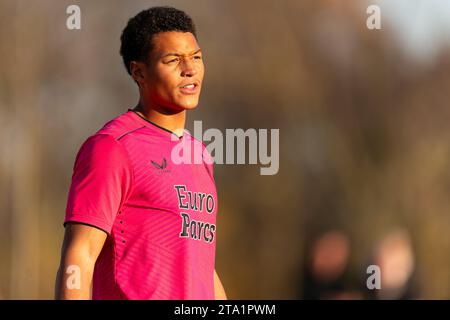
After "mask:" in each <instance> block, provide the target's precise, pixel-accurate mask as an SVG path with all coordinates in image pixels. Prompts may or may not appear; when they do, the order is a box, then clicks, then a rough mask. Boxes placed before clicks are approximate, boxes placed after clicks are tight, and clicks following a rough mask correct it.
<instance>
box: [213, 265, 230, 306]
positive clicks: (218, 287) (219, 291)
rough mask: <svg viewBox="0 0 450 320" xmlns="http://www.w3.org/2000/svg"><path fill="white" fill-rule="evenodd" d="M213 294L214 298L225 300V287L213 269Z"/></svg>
mask: <svg viewBox="0 0 450 320" xmlns="http://www.w3.org/2000/svg"><path fill="white" fill-rule="evenodd" d="M214 296H215V299H216V300H227V295H226V293H225V289H224V288H223V285H222V282H221V281H220V278H219V275H218V274H217V272H216V270H215V269H214Z"/></svg>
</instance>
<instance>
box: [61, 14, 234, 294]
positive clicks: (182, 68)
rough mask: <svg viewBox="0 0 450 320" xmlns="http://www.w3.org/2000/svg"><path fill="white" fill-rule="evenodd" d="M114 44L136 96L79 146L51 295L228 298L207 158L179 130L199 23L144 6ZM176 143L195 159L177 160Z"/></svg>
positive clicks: (193, 102)
mask: <svg viewBox="0 0 450 320" xmlns="http://www.w3.org/2000/svg"><path fill="white" fill-rule="evenodd" d="M120 52H121V55H122V57H123V61H124V64H125V67H126V69H127V71H128V73H129V74H130V75H131V76H132V78H133V79H134V81H135V82H136V83H137V85H138V87H139V93H140V98H139V103H138V104H137V106H136V107H135V108H134V109H128V110H127V111H126V112H124V113H122V114H121V115H119V116H117V117H116V118H114V119H112V120H111V121H109V122H107V123H106V124H105V125H104V126H103V127H102V128H101V129H100V130H98V131H97V132H96V133H94V134H93V135H91V136H90V137H89V138H88V139H87V140H86V141H85V142H84V143H83V145H82V146H81V148H80V150H79V152H78V154H77V157H76V160H75V165H74V169H73V175H72V183H71V186H70V191H69V195H68V201H67V209H66V217H65V221H64V225H65V227H66V229H65V236H64V242H63V246H62V253H61V263H60V267H59V270H58V275H57V280H56V288H55V294H56V298H58V299H90V298H92V299H226V295H225V291H224V289H223V286H222V284H221V282H220V280H219V277H218V275H217V273H216V271H215V267H214V261H215V244H216V212H217V195H216V188H215V183H214V179H213V168H212V163H211V158H210V155H209V154H208V153H207V151H206V149H205V148H204V145H203V144H202V143H201V142H200V141H198V140H196V139H194V138H193V137H192V136H191V135H189V133H187V132H185V131H183V129H184V125H185V119H186V110H190V109H193V108H195V107H196V106H197V104H198V99H199V95H200V89H201V85H202V80H203V74H204V65H203V61H202V53H201V50H200V47H199V45H198V43H197V39H196V32H195V26H194V24H193V22H192V20H191V18H190V17H189V16H188V15H186V13H184V12H183V11H180V10H177V9H174V8H170V7H154V8H150V9H148V10H145V11H142V12H140V13H139V14H138V15H136V16H135V17H133V18H132V19H130V20H129V22H128V24H127V26H126V28H125V29H124V30H123V33H122V36H121V49H120ZM180 144H185V145H188V146H192V150H197V151H198V150H200V152H201V157H202V158H200V159H201V161H197V162H195V161H184V162H182V163H181V164H180V162H179V161H174V159H173V156H172V154H173V152H172V151H173V148H176V147H177V146H179V145H180ZM207 160H208V161H207Z"/></svg>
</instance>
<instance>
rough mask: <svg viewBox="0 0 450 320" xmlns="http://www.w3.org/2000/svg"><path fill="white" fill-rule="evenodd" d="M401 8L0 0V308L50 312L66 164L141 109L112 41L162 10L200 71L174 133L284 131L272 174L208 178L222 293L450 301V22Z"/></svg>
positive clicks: (341, 2) (238, 169)
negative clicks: (185, 37) (200, 62)
mask: <svg viewBox="0 0 450 320" xmlns="http://www.w3.org/2000/svg"><path fill="white" fill-rule="evenodd" d="M394 2H395V4H393V3H394ZM408 2H409V5H406V4H405V1H402V0H398V1H357V0H352V1H347V0H322V1H314V0H307V1H289V0H281V1H269V0H258V1H256V0H247V1H237V0H227V1H206V0H197V1H164V2H163V1H142V0H139V1H126V2H125V1H106V0H96V1H87V0H83V1H75V0H73V1H67V0H64V1H50V0H36V1H25V0H17V1H13V0H0V35H1V42H0V70H1V71H0V133H1V135H0V136H1V137H2V144H1V145H2V151H1V153H0V261H1V264H0V297H1V298H3V299H30V298H31V299H51V298H53V286H54V279H55V274H56V269H57V267H58V263H59V254H60V246H61V242H62V235H63V226H62V222H63V218H64V212H65V205H66V200H67V198H66V197H67V193H68V188H69V184H70V178H71V173H72V168H73V163H74V160H75V155H76V153H77V151H78V149H79V147H80V145H81V143H82V142H83V141H84V140H85V139H86V138H87V136H89V135H90V134H91V133H93V132H94V131H96V130H97V129H99V128H100V127H101V126H102V125H103V124H104V123H105V122H106V121H107V120H109V119H111V118H113V117H115V116H116V115H118V114H120V113H122V112H124V111H125V110H126V109H127V108H129V107H133V106H134V105H135V104H136V102H137V99H138V91H137V88H136V86H135V84H134V83H133V81H131V80H130V78H129V77H128V75H127V73H126V71H125V69H124V67H123V65H122V61H121V57H120V55H119V45H120V41H119V37H120V34H121V31H122V29H123V28H124V26H125V24H126V22H127V20H128V19H129V18H130V17H132V16H133V15H135V14H136V13H137V12H139V11H140V10H143V9H146V8H148V7H151V6H154V5H171V6H175V7H177V8H179V9H182V10H185V11H186V12H188V13H189V14H190V15H191V16H192V17H193V19H194V21H195V22H196V24H197V28H198V36H199V43H200V46H201V47H202V49H203V52H204V57H205V64H206V78H205V82H204V87H203V91H202V98H201V103H200V105H199V107H198V108H197V109H196V110H195V111H193V112H191V113H190V114H189V115H188V129H191V128H192V122H193V121H194V120H202V121H203V128H204V129H206V128H219V129H220V130H225V129H226V128H244V129H246V128H256V129H258V128H269V129H270V128H280V170H279V173H278V174H277V175H274V176H261V175H259V168H258V167H257V166H256V165H216V166H215V177H216V183H217V187H218V194H219V213H218V218H217V219H218V221H217V222H218V233H217V236H218V238H217V241H218V242H217V259H216V267H217V270H218V272H219V274H220V276H221V278H222V282H223V283H224V286H225V288H226V290H227V293H228V296H229V297H230V298H233V299H296V298H312V299H315V298H402V297H403V298H438V299H449V298H450V272H449V270H450V236H449V232H450V213H449V208H450V145H449V143H448V142H449V141H450V140H449V139H450V126H449V125H448V123H449V120H450V108H449V98H450V46H449V38H450V26H449V24H448V23H447V24H445V23H444V22H445V21H447V20H448V21H450V18H449V17H450V8H449V6H447V5H446V4H444V1H434V3H435V5H436V6H437V7H434V8H433V9H431V7H430V6H426V5H424V1H421V0H415V1H408ZM372 3H376V4H378V5H380V7H381V13H382V30H368V29H367V27H366V19H367V14H366V8H367V6H368V5H369V4H372ZM402 3H403V6H402ZM411 3H414V5H411ZM70 4H77V5H79V6H80V8H81V18H82V28H81V30H68V29H67V28H66V19H67V17H68V15H67V14H66V8H67V6H68V5H70ZM427 10H428V11H427ZM447 11H448V12H447ZM436 12H438V14H439V15H438V16H437V18H435V16H433V15H431V14H436ZM445 12H447V14H446V13H445ZM399 22H401V23H399ZM402 23H403V25H402ZM430 25H433V26H436V25H439V26H440V28H439V29H433V28H432V29H427V27H429V26H430ZM426 30H428V33H427V32H426ZM437 30H438V31H437ZM419 36H420V37H419ZM431 39H433V41H431ZM414 40H415V42H414ZM423 47H425V48H423ZM427 48H428V49H429V48H432V49H433V50H424V49H427ZM419 49H420V50H419ZM418 52H420V54H416V53H418ZM372 263H376V264H377V265H380V267H381V268H382V279H383V281H382V284H383V283H385V284H386V286H385V287H384V288H383V289H382V290H381V291H379V292H377V293H376V294H373V292H370V291H369V290H368V289H367V288H366V279H367V277H368V274H367V273H366V269H367V267H368V266H369V265H370V264H372ZM383 270H385V271H386V272H383ZM389 270H392V272H391V271H389ZM383 290H384V291H383Z"/></svg>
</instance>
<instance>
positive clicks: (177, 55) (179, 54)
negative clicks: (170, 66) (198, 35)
mask: <svg viewBox="0 0 450 320" xmlns="http://www.w3.org/2000/svg"><path fill="white" fill-rule="evenodd" d="M201 51H202V49H197V50H195V51H193V52H191V53H188V54H181V53H176V52H169V53H166V54H165V55H163V56H162V57H161V58H164V57H168V56H176V57H181V56H193V55H194V54H197V53H199V52H201Z"/></svg>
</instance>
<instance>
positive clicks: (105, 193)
mask: <svg viewBox="0 0 450 320" xmlns="http://www.w3.org/2000/svg"><path fill="white" fill-rule="evenodd" d="M131 186H132V171H131V166H130V162H129V159H128V155H127V152H126V150H125V148H124V147H123V146H122V145H121V144H120V142H119V141H117V140H116V139H115V138H114V137H113V136H111V135H107V134H95V135H93V136H91V137H89V138H88V139H87V140H86V141H85V142H84V143H83V145H82V146H81V148H80V150H79V151H78V154H77V157H76V159H75V164H74V167H73V173H72V181H71V185H70V189H69V195H68V198H67V207H66V216H65V220H64V225H66V223H67V222H79V223H85V224H89V225H92V226H94V227H97V228H100V229H102V230H104V231H105V232H107V233H108V234H110V233H111V230H112V226H113V224H114V220H115V217H116V215H117V213H118V211H119V210H120V208H121V206H122V205H123V203H124V201H125V200H126V199H127V197H128V196H129V194H130V192H131Z"/></svg>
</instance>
